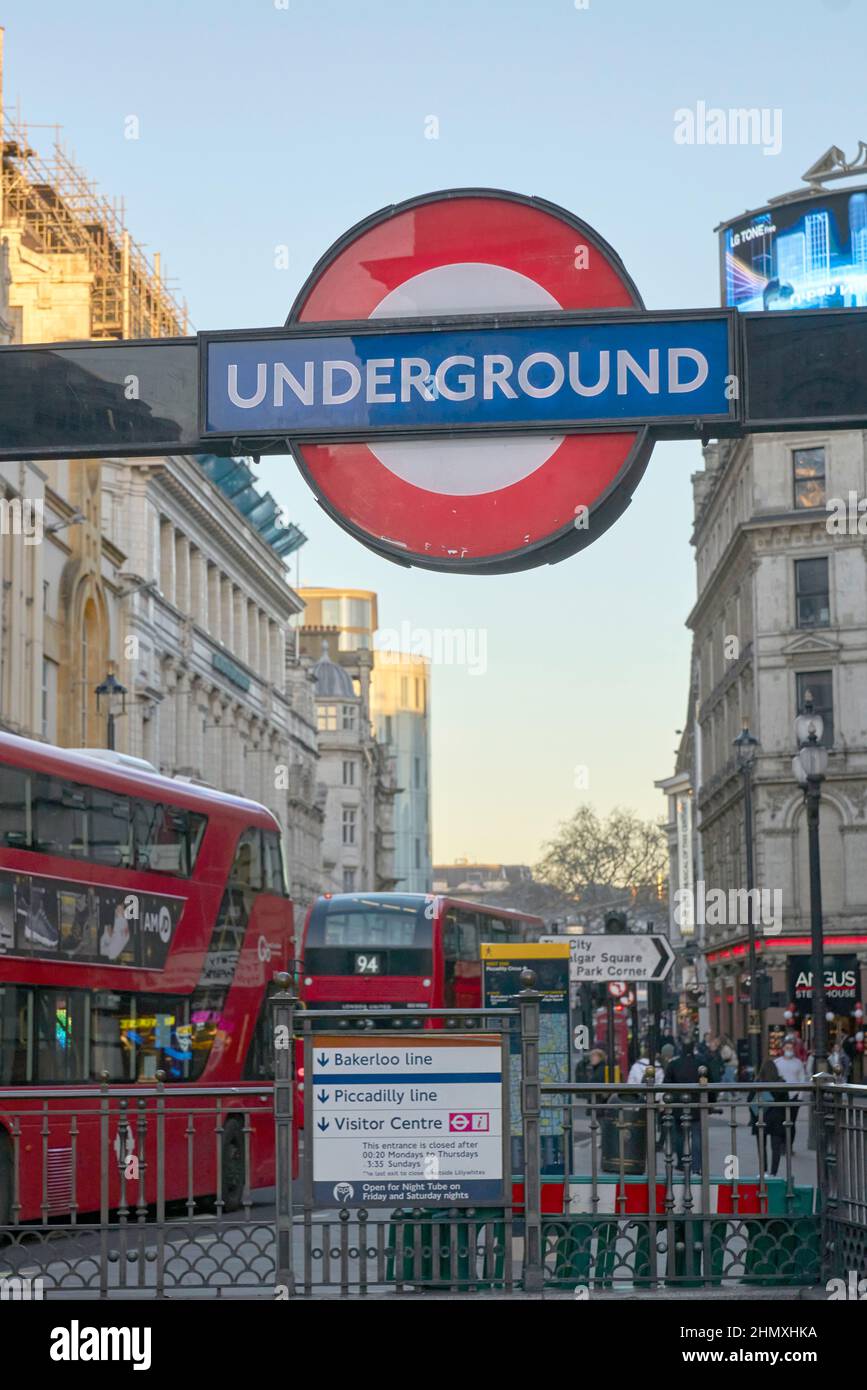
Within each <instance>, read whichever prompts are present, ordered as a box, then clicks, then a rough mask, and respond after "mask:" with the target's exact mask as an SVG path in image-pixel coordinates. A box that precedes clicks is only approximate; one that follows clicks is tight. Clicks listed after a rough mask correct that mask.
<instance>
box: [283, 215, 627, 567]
mask: <svg viewBox="0 0 867 1390" xmlns="http://www.w3.org/2000/svg"><path fill="white" fill-rule="evenodd" d="M582 245H583V246H585V247H587V251H588V255H587V256H586V257H585V256H582V255H580V254H579V252H580V247H581V246H582ZM468 261H470V262H471V261H484V262H486V263H489V264H495V265H501V266H506V267H507V268H509V269H511V270H516V271H519V272H520V273H521V274H522V275H526V276H528V277H529V278H531V279H533V280H535V281H536V282H537V283H538V284H539V285H541V286H542V287H543V288H544V289H546V290H547V291H548V292H549V294H551V295H553V297H554V298H555V299H556V300H557V302H558V303H559V304H560V305H561V307H562V308H563V309H573V310H581V309H608V308H632V307H636V306H638V305H639V304H640V301H639V300H638V299H637V297H636V295H635V294H634V293H633V292H632V290H631V288H630V287H629V285H628V283H627V282H626V281H625V280H624V279H623V278H622V277H621V275H620V274H619V272H618V270H617V268H616V267H615V266H614V265H613V264H612V262H611V261H610V260H609V259H608V257H607V255H606V254H605V252H604V251H603V250H602V249H601V248H600V247H599V246H597V245H596V244H595V243H593V242H589V244H588V239H587V238H586V237H584V238H582V236H581V233H580V231H579V230H578V229H577V228H576V227H575V226H573V225H572V224H570V223H568V222H564V221H562V220H561V219H560V218H558V217H557V216H556V215H555V214H554V213H552V212H550V211H548V210H547V209H545V208H543V207H539V206H536V205H533V204H531V203H526V202H521V201H517V200H513V199H511V198H508V199H506V198H503V197H500V196H498V195H496V194H484V193H480V194H472V195H466V196H462V197H461V196H458V197H454V196H451V197H449V196H446V195H443V196H442V198H440V199H436V197H435V198H434V200H431V201H427V200H426V201H423V202H419V203H416V204H414V205H411V206H409V207H407V208H405V209H403V210H398V211H397V212H396V213H395V214H393V215H391V216H385V217H384V218H383V220H382V221H377V222H375V223H373V225H371V224H367V225H366V226H365V227H364V228H363V229H362V230H361V231H360V233H359V235H358V236H357V237H355V238H354V239H353V240H351V241H349V242H348V243H347V244H346V245H344V246H343V247H342V248H341V249H340V250H339V251H338V252H337V254H336V255H334V257H333V259H331V260H330V261H329V262H328V264H327V265H326V266H325V268H324V270H323V271H322V272H321V274H320V275H319V276H318V278H317V279H316V280H315V281H314V283H312V284H311V285H310V286H309V287H308V288H307V289H306V290H305V291H304V292H302V298H301V299H300V301H299V303H298V304H296V306H295V309H294V310H293V314H292V321H293V322H301V323H305V322H306V323H311V322H328V321H331V320H350V319H365V318H369V317H370V315H371V313H372V312H373V310H374V309H375V308H376V306H377V304H379V302H380V301H381V300H382V299H383V298H384V296H385V295H386V294H388V293H389V292H390V291H391V290H394V289H396V288H397V287H398V286H399V285H401V284H404V283H405V282H406V281H407V280H408V279H410V278H411V277H412V276H414V275H418V274H420V273H421V272H422V271H425V270H431V269H433V268H434V267H436V266H442V265H451V264H454V263H455V262H468ZM582 261H583V262H586V264H585V265H584V267H583V268H579V265H580V263H581V262H582ZM576 262H578V264H576ZM636 437H637V436H636V434H635V432H634V431H629V432H625V431H624V432H623V433H617V434H613V433H612V434H599V435H569V436H567V437H566V438H565V439H564V440H563V442H562V444H561V445H560V447H559V448H558V449H557V450H556V451H555V453H553V454H552V455H551V457H550V458H549V459H548V460H547V461H546V462H545V463H544V464H543V465H542V467H541V468H538V469H537V470H536V471H535V472H534V473H532V474H530V475H529V477H527V478H523V479H521V480H520V481H519V482H517V483H513V484H511V485H510V486H508V487H505V488H503V489H501V490H500V491H498V492H490V493H482V494H478V495H476V496H459V497H454V496H447V495H444V494H440V493H432V492H427V491H425V490H423V489H421V488H417V487H414V486H413V485H412V484H410V483H406V482H404V481H403V480H402V479H401V478H398V477H396V476H395V474H393V473H391V472H389V470H388V469H387V468H385V467H384V466H383V465H382V464H381V463H380V462H379V460H378V459H377V458H376V456H375V455H374V454H373V453H371V451H370V449H369V448H368V447H367V445H366V444H315V445H314V444H304V445H300V446H298V452H299V454H300V455H301V457H302V460H303V463H304V466H305V468H306V470H307V473H308V475H309V479H310V482H311V484H312V485H313V487H314V489H315V490H316V491H317V493H318V494H319V495H320V496H321V497H322V499H323V501H327V502H328V503H329V504H330V506H331V508H332V509H333V510H334V511H335V512H337V513H338V514H339V515H340V516H341V517H342V518H343V519H344V520H345V521H346V522H347V523H348V524H349V525H350V526H353V527H355V528H357V529H358V530H360V531H363V532H365V533H366V534H367V535H369V536H370V537H371V538H372V539H373V540H374V541H376V542H378V543H379V542H382V543H384V544H386V545H387V546H388V547H389V548H391V549H393V550H394V551H395V552H396V553H399V554H403V555H405V556H406V557H407V558H408V559H410V558H412V556H417V557H418V558H420V559H422V558H425V559H428V560H443V561H446V562H449V561H451V562H455V563H456V564H457V566H458V567H459V565H460V561H461V560H464V561H466V562H469V563H472V562H473V561H474V560H475V561H480V560H491V559H494V558H496V557H497V556H500V555H504V554H509V553H511V552H514V551H520V550H521V549H524V548H526V547H527V546H531V545H534V544H539V543H541V542H544V541H545V540H546V539H547V538H548V537H551V536H553V535H556V534H557V533H558V532H560V531H562V530H563V528H564V527H566V526H568V525H570V524H571V523H572V521H573V520H574V517H575V512H576V508H577V507H578V506H579V505H583V506H586V507H588V508H590V509H591V510H592V508H593V506H594V504H595V502H596V500H597V499H598V498H600V497H601V496H602V495H603V494H604V493H606V492H607V491H608V489H609V488H610V487H611V486H612V484H613V483H614V481H615V479H616V478H617V475H618V473H619V472H620V470H621V469H622V468H623V466H624V465H625V463H626V460H627V458H628V457H629V454H630V451H631V450H632V448H633V446H634V445H635V441H636ZM445 443H447V441H444V444H445Z"/></svg>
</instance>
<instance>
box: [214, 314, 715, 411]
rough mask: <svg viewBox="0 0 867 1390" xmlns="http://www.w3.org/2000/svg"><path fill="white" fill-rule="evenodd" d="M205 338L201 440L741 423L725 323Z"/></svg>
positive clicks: (654, 320) (707, 317)
mask: <svg viewBox="0 0 867 1390" xmlns="http://www.w3.org/2000/svg"><path fill="white" fill-rule="evenodd" d="M564 317H565V316H564ZM201 338H202V351H201V356H202V361H203V373H204V374H203V383H202V405H203V420H202V429H201V433H202V437H203V438H207V437H208V436H237V437H239V438H241V437H243V438H247V437H249V436H251V435H257V434H263V435H285V436H287V437H289V438H295V439H315V438H318V437H324V438H329V437H335V436H342V437H343V438H347V437H349V438H352V437H357V438H365V437H370V436H372V435H373V436H380V435H383V434H388V433H390V432H394V433H396V434H400V433H404V434H416V433H425V432H427V433H436V432H437V431H438V430H450V431H454V430H464V429H469V430H474V429H480V430H508V429H513V430H526V429H530V430H532V429H537V430H545V429H550V428H551V427H554V426H556V427H562V428H565V429H567V430H568V429H582V428H589V427H591V426H593V425H595V426H607V427H608V428H612V427H616V426H618V425H620V424H623V425H627V424H644V423H648V424H651V423H657V424H659V423H662V422H665V421H671V422H676V421H681V422H687V421H689V422H694V421H696V420H709V421H712V420H730V419H732V418H734V416H735V411H736V402H733V400H732V396H733V395H734V396H735V397H736V396H737V392H736V391H733V389H732V384H731V382H732V374H733V372H734V366H733V357H732V343H731V325H730V317H729V315H728V314H726V313H716V314H712V313H707V314H704V315H700V316H699V315H696V316H694V317H691V316H689V315H684V316H683V317H678V316H673V315H658V316H656V315H653V314H639V315H636V316H634V317H632V316H629V317H627V316H625V315H624V316H622V317H620V318H606V319H605V320H604V321H601V320H599V319H584V320H583V321H580V322H575V321H566V322H552V321H544V322H543V321H540V322H538V323H526V322H524V323H512V324H511V325H505V326H500V325H499V324H497V325H490V326H489V325H487V324H486V325H485V326H480V325H472V326H466V327H464V326H454V325H452V326H450V327H446V328H431V327H413V328H410V329H407V328H405V327H403V326H401V325H399V324H395V323H390V324H389V325H388V326H387V327H380V326H378V325H376V326H375V327H374V325H373V324H372V325H371V330H368V329H367V328H366V327H362V328H359V327H357V326H356V325H353V326H352V329H351V331H344V332H339V333H333V334H331V333H323V332H322V331H319V332H311V331H309V330H303V329H302V330H299V329H297V328H294V329H287V330H273V331H268V332H263V333H259V334H255V333H254V334H237V335H231V334H202V335H201Z"/></svg>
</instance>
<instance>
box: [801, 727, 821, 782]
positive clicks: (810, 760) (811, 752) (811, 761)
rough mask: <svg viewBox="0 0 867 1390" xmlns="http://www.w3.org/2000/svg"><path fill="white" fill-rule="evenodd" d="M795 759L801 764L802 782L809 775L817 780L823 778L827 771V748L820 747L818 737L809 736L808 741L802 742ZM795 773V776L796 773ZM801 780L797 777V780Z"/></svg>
mask: <svg viewBox="0 0 867 1390" xmlns="http://www.w3.org/2000/svg"><path fill="white" fill-rule="evenodd" d="M796 761H797V762H798V763H800V765H801V770H802V771H803V774H804V777H803V781H804V783H806V781H807V779H808V778H810V777H812V778H814V779H816V780H819V779H821V778H824V776H825V773H826V772H827V771H828V750H827V748H823V747H822V745H821V743H819V741H818V739H816V738H811V739H810V740H809V742H808V743H804V744H802V746H801V750H800V752H799V753H798V756H797V759H796ZM795 775H796V776H797V773H796V774H795ZM801 780H802V779H801V778H800V777H798V781H799V782H800V781H801Z"/></svg>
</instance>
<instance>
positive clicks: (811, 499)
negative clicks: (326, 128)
mask: <svg viewBox="0 0 867 1390" xmlns="http://www.w3.org/2000/svg"><path fill="white" fill-rule="evenodd" d="M792 467H793V470H794V475H795V506H796V507H797V508H807V509H809V508H811V507H824V505H825V450H824V449H793V450H792Z"/></svg>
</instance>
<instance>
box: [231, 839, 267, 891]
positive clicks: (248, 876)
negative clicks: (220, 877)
mask: <svg viewBox="0 0 867 1390" xmlns="http://www.w3.org/2000/svg"><path fill="white" fill-rule="evenodd" d="M229 881H230V882H231V883H237V884H238V886H239V887H240V888H251V889H252V890H253V892H254V893H258V892H259V891H260V889H261V887H262V835H261V832H260V831H259V830H258V829H257V828H256V827H255V826H253V825H251V826H250V827H249V829H247V830H243V831H242V832H241V835H240V838H239V840H238V844H237V847H236V849H235V858H234V860H233V861H232V871H231V873H230V874H229Z"/></svg>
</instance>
